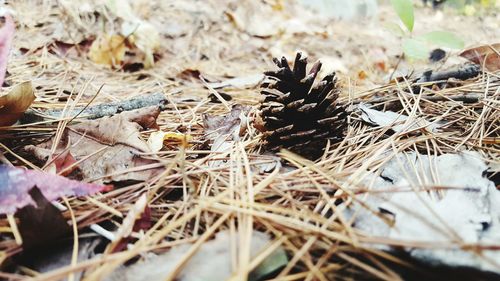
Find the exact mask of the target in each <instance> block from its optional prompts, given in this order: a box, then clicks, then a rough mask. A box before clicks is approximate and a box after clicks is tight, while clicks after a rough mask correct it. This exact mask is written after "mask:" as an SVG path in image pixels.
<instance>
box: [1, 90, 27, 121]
mask: <svg viewBox="0 0 500 281" xmlns="http://www.w3.org/2000/svg"><path fill="white" fill-rule="evenodd" d="M34 100H35V94H34V93H33V87H32V86H31V82H30V81H26V82H23V83H21V84H18V85H16V86H14V87H13V88H12V90H11V91H10V92H9V93H8V94H6V95H3V96H0V126H10V125H12V124H14V123H16V122H17V120H18V119H19V118H20V117H21V116H22V115H23V113H24V112H25V111H26V109H28V107H30V105H31V103H33V101H34Z"/></svg>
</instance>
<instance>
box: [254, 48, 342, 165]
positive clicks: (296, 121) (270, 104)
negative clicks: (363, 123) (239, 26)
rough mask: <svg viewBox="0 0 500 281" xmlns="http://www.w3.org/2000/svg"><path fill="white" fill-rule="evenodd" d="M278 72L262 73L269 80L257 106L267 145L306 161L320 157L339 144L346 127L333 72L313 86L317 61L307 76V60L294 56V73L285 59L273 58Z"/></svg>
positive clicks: (300, 56)
mask: <svg viewBox="0 0 500 281" xmlns="http://www.w3.org/2000/svg"><path fill="white" fill-rule="evenodd" d="M274 63H275V64H276V65H277V66H278V67H279V69H278V70H277V71H269V72H265V75H266V76H267V77H268V78H269V79H270V80H272V82H271V83H264V84H263V85H262V87H263V88H264V89H263V90H262V91H261V94H262V95H264V101H263V102H262V104H261V107H260V110H261V112H260V116H259V117H260V119H261V124H260V126H259V124H258V125H257V126H256V127H257V128H258V129H260V130H261V131H263V132H264V139H265V141H266V146H267V148H268V149H271V150H278V149H280V148H286V149H289V150H291V151H293V152H295V153H298V154H300V155H302V156H303V157H306V158H309V159H317V158H318V157H320V156H321V155H322V154H323V151H324V149H325V146H326V143H327V141H328V140H330V142H331V143H335V142H339V141H341V140H342V139H343V137H344V131H345V129H346V127H347V120H346V119H347V115H348V114H347V112H346V110H345V108H344V107H343V106H342V105H339V104H337V98H338V96H339V93H340V89H339V87H338V85H337V78H336V76H335V73H332V74H329V75H327V76H326V77H324V78H323V79H322V80H321V81H320V82H319V83H317V84H316V85H314V87H313V84H314V80H315V79H316V76H317V75H318V72H319V70H320V68H321V62H319V61H318V62H316V63H315V64H314V65H313V66H312V68H311V70H310V71H309V73H308V74H306V66H307V58H305V57H302V54H301V53H297V55H296V57H295V63H294V65H293V70H292V69H290V66H289V65H288V61H287V60H286V58H285V57H283V58H281V60H278V59H276V58H275V59H274Z"/></svg>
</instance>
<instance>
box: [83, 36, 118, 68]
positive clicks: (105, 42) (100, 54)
mask: <svg viewBox="0 0 500 281" xmlns="http://www.w3.org/2000/svg"><path fill="white" fill-rule="evenodd" d="M126 51H127V46H125V37H123V36H121V35H117V34H113V35H109V34H101V35H100V36H99V37H97V39H96V40H95V41H94V42H93V43H92V45H91V46H90V50H89V58H90V59H91V60H92V61H93V62H95V63H97V64H104V65H107V66H110V67H117V66H119V65H120V64H121V63H122V62H123V60H124V58H125V52H126Z"/></svg>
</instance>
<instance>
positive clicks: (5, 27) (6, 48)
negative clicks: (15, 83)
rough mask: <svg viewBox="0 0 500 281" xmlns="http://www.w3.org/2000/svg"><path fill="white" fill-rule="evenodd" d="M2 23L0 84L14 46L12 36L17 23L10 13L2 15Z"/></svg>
mask: <svg viewBox="0 0 500 281" xmlns="http://www.w3.org/2000/svg"><path fill="white" fill-rule="evenodd" d="M0 24H2V27H1V28H0V85H2V84H3V80H4V79H5V71H6V70H7V58H8V57H9V52H10V48H11V46H12V38H14V30H15V24H14V20H13V19H12V17H11V16H10V15H5V16H3V17H0Z"/></svg>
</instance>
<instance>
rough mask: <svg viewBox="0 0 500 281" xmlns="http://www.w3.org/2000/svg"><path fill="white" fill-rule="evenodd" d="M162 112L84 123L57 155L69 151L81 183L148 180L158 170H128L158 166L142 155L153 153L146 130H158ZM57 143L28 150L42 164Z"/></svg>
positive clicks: (70, 129)
mask: <svg viewBox="0 0 500 281" xmlns="http://www.w3.org/2000/svg"><path fill="white" fill-rule="evenodd" d="M159 112H160V111H159V109H158V108H156V107H154V108H151V107H149V108H142V109H138V110H133V111H128V112H123V113H120V114H117V115H114V116H111V117H104V118H101V119H97V120H90V121H84V122H82V123H80V124H77V125H74V126H69V127H68V128H66V130H65V132H64V135H63V138H62V140H61V141H60V142H59V143H58V146H57V149H56V152H55V154H60V153H61V151H63V150H64V149H67V147H69V151H70V153H71V155H72V156H73V157H74V159H76V161H81V162H79V163H78V173H74V174H73V176H74V177H77V178H79V179H85V180H96V181H95V182H111V181H124V180H139V181H143V180H147V179H150V178H151V177H153V176H154V175H155V174H156V173H157V172H158V170H157V169H147V170H144V171H129V172H126V173H125V171H127V170H129V169H131V168H135V167H140V166H144V165H149V164H154V163H156V161H155V160H152V159H146V158H143V157H141V156H139V154H140V153H141V152H145V151H149V148H148V145H147V143H146V142H145V141H144V140H142V139H141V138H140V130H141V129H142V128H153V127H156V126H157V125H156V118H157V117H158V114H159ZM52 143H53V140H49V141H47V142H45V143H42V144H40V145H38V146H33V145H29V146H26V147H25V150H26V151H27V152H29V153H31V154H33V156H35V157H36V158H37V159H39V160H41V161H47V160H49V159H50V158H51V157H53V155H52V154H51V149H52Z"/></svg>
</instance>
